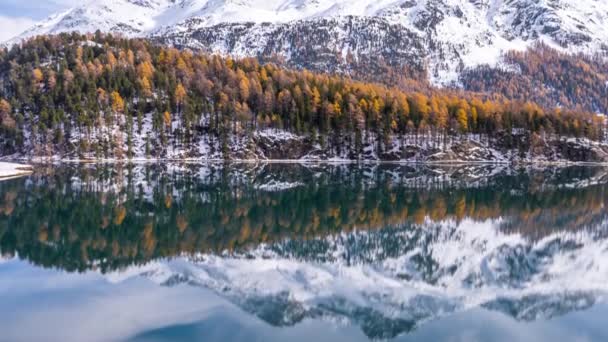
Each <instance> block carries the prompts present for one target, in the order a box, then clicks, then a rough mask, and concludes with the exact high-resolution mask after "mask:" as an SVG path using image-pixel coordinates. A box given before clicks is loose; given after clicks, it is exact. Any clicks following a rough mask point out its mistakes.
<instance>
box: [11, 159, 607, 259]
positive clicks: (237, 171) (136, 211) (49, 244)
mask: <svg viewBox="0 0 608 342" xmlns="http://www.w3.org/2000/svg"><path fill="white" fill-rule="evenodd" d="M604 172H605V170H603V169H599V168H566V169H543V170H530V169H519V170H512V169H507V168H504V169H502V170H499V171H496V170H495V169H493V168H492V167H479V168H427V167H416V168H414V167H408V166H395V165H376V166H370V165H367V166H300V165H279V164H273V165H266V166H256V167H254V166H252V165H241V166H238V165H237V166H226V167H224V166H222V165H206V166H202V167H201V166H200V165H190V166H187V165H186V166H171V165H169V166H149V167H144V166H131V167H126V166H125V167H121V166H117V167H99V166H87V167H60V168H52V169H49V170H45V171H43V172H40V173H39V174H36V175H34V176H32V177H30V178H27V179H19V180H13V181H8V182H3V183H0V249H1V250H2V251H3V253H10V254H18V255H19V256H20V257H21V258H25V259H28V260H30V261H32V262H34V263H36V264H39V265H42V266H47V267H58V268H62V269H66V270H69V271H84V270H87V269H90V268H97V267H98V268H101V269H102V270H103V271H108V270H112V269H116V268H118V267H122V266H125V265H129V264H133V263H143V262H146V261H149V260H151V259H153V258H159V257H171V256H175V255H179V254H182V253H188V254H191V253H207V252H221V251H226V250H228V251H230V250H235V249H241V248H247V247H250V246H255V245H257V244H260V243H265V242H274V241H279V240H283V239H285V238H304V239H306V238H312V237H320V236H325V235H327V234H334V233H338V232H349V231H353V230H366V229H377V228H385V227H388V226H400V225H404V224H406V223H408V224H411V223H414V224H417V225H423V224H425V223H428V222H429V221H434V222H437V221H444V220H453V221H460V220H463V219H465V218H468V219H472V220H478V221H482V220H488V219H497V218H506V220H504V223H503V228H504V229H505V231H518V232H522V233H525V234H526V235H528V236H530V237H531V238H539V237H542V236H544V235H546V234H548V233H550V232H552V231H555V230H558V229H564V230H574V229H581V228H585V227H592V226H594V225H598V224H601V223H602V222H604V221H605V219H606V213H605V210H604V207H605V205H606V202H607V201H608V199H607V198H606V197H605V196H604V194H605V189H606V177H605V176H604ZM484 175H485V176H484ZM290 184H291V185H292V186H294V187H293V188H288V187H289V185H290ZM282 188H285V189H282Z"/></svg>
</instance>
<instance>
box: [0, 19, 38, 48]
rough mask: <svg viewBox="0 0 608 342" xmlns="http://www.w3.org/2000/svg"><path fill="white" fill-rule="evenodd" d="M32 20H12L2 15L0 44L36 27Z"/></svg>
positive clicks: (0, 20)
mask: <svg viewBox="0 0 608 342" xmlns="http://www.w3.org/2000/svg"><path fill="white" fill-rule="evenodd" d="M35 22H36V21H35V20H32V19H30V18H11V17H6V16H3V15H0V28H1V29H0V42H4V41H7V40H9V39H11V38H13V37H15V36H17V35H18V34H20V33H21V32H23V31H25V30H26V29H28V28H30V27H31V26H32V25H34V23H35Z"/></svg>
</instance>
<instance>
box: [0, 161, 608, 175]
mask: <svg viewBox="0 0 608 342" xmlns="http://www.w3.org/2000/svg"><path fill="white" fill-rule="evenodd" d="M12 160H13V161H19V162H27V163H33V164H43V165H44V164H64V163H65V164H148V163H248V164H249V163H251V164H257V163H261V164H397V165H438V166H442V165H444V166H463V165H511V166H564V167H565V166H607V167H608V162H586V161H578V162H575V161H568V160H559V161H547V160H538V161H508V160H374V159H360V160H357V159H335V158H331V159H217V158H133V159H70V158H32V159H30V158H15V159H12ZM2 165H13V166H14V167H17V168H18V169H21V170H20V171H22V172H23V169H25V170H29V172H31V168H32V167H31V166H30V165H22V164H12V163H5V162H0V178H1V177H3V176H2V175H1V172H2V167H3V166H2Z"/></svg>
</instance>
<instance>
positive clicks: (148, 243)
mask: <svg viewBox="0 0 608 342" xmlns="http://www.w3.org/2000/svg"><path fill="white" fill-rule="evenodd" d="M141 235H142V242H143V247H144V252H145V254H146V255H148V256H150V255H153V253H154V249H155V248H156V238H155V237H154V223H153V222H147V223H146V224H145V225H144V230H143V231H142V233H141Z"/></svg>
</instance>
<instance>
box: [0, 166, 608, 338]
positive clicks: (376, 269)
mask: <svg viewBox="0 0 608 342" xmlns="http://www.w3.org/2000/svg"><path fill="white" fill-rule="evenodd" d="M607 195H608V169H606V168H601V167H590V166H589V167H587V166H572V167H561V168H557V167H555V168H554V167H531V166H530V167H509V166H496V165H494V166H492V165H472V166H471V165H468V166H423V165H394V164H336V165H332V164H280V163H276V164H275V163H271V164H247V163H244V164H223V163H217V164H215V163H207V164H198V163H187V164H133V165H122V164H61V165H47V166H38V167H37V168H36V172H35V173H34V174H32V175H30V176H27V177H22V178H18V179H13V180H8V181H3V182H0V253H1V257H0V330H1V331H2V333H1V334H0V341H39V340H45V341H175V340H180V341H181V340H183V341H286V340H289V341H310V340H314V341H318V342H320V341H339V340H344V341H367V340H395V341H444V340H446V341H514V340H515V341H556V340H560V341H606V340H608V326H606V324H605V323H604V321H605V317H606V315H607V314H608V302H607V301H606V294H607V293H608V211H607V210H606V206H607V205H608V196H607Z"/></svg>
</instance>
